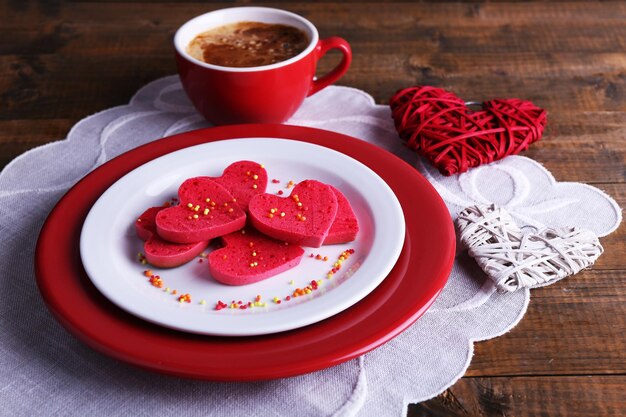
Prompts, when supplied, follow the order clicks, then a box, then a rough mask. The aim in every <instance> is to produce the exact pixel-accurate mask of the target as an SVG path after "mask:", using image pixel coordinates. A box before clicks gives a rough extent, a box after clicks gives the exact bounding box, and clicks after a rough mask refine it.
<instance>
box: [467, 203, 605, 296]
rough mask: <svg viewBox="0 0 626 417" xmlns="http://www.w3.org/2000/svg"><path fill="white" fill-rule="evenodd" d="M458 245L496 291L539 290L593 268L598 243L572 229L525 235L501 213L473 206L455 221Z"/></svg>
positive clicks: (598, 252) (497, 209)
mask: <svg viewBox="0 0 626 417" xmlns="http://www.w3.org/2000/svg"><path fill="white" fill-rule="evenodd" d="M457 226H458V228H459V233H460V240H461V242H463V244H465V246H467V247H468V248H469V254H470V256H472V257H473V258H474V259H476V262H477V263H478V265H480V267H481V268H482V269H483V271H485V273H486V274H487V275H488V276H489V278H491V279H492V280H493V281H494V283H495V284H496V287H497V288H498V290H500V291H515V290H517V289H519V288H525V287H530V288H532V287H537V286H543V285H547V284H549V283H551V282H552V281H556V280H559V279H561V278H565V277H566V276H569V275H573V274H575V273H577V272H578V271H580V270H582V269H584V268H586V267H588V266H591V265H593V263H594V262H595V260H596V259H598V257H599V256H600V255H601V254H602V251H603V249H602V245H600V242H599V241H598V237H597V236H596V235H595V233H593V232H592V231H590V230H584V229H578V228H576V227H563V228H545V229H543V230H540V231H537V232H534V233H533V232H523V231H522V230H521V229H520V228H519V227H517V225H516V224H515V221H514V220H513V218H512V217H511V216H510V215H509V213H507V212H506V210H504V209H503V208H500V207H497V206H496V205H494V204H491V205H488V206H472V207H468V208H466V209H465V210H463V211H462V212H461V213H459V216H458V218H457Z"/></svg>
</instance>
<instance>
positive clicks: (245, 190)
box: [212, 161, 267, 211]
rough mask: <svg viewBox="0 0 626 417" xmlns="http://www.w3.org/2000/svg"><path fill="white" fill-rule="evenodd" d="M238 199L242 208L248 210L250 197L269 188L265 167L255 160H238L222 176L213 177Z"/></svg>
mask: <svg viewBox="0 0 626 417" xmlns="http://www.w3.org/2000/svg"><path fill="white" fill-rule="evenodd" d="M212 179H213V181H215V182H217V183H218V184H220V185H221V186H223V187H224V188H226V189H227V190H228V191H229V192H230V193H231V194H232V196H233V197H234V198H235V199H236V200H237V204H239V207H241V208H242V210H244V211H247V210H248V204H249V203H250V199H251V198H252V197H254V196H255V195H257V194H263V193H264V192H265V189H266V188H267V171H266V170H265V167H264V166H263V165H261V164H259V163H257V162H253V161H238V162H234V163H232V164H230V165H229V166H227V167H226V169H225V170H224V173H223V174H222V176H221V177H215V178H212Z"/></svg>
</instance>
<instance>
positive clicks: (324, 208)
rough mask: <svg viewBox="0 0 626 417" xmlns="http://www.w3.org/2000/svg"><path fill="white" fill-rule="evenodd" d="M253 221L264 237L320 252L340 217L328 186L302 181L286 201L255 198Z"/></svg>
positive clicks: (251, 212) (263, 196) (252, 203)
mask: <svg viewBox="0 0 626 417" xmlns="http://www.w3.org/2000/svg"><path fill="white" fill-rule="evenodd" d="M249 211H250V221H251V223H252V225H253V226H254V227H255V228H256V229H257V230H258V231H260V232H261V233H265V234H266V235H268V236H271V237H273V238H275V239H278V240H283V241H286V242H289V243H293V244H295V245H302V246H311V247H314V248H319V247H320V246H321V245H322V243H323V242H324V240H325V239H326V236H327V235H328V231H329V229H330V226H331V225H332V223H333V220H335V215H336V214H337V197H336V196H335V193H334V192H333V190H332V189H331V188H330V187H329V186H328V185H326V184H323V183H321V182H319V181H315V180H306V181H302V182H301V183H300V184H298V185H296V187H295V188H294V189H293V191H292V192H291V195H290V196H289V197H286V198H281V197H278V196H275V195H272V194H260V195H257V196H254V197H253V198H252V200H251V201H250V206H249Z"/></svg>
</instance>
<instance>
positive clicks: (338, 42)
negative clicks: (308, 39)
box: [307, 36, 352, 97]
mask: <svg viewBox="0 0 626 417" xmlns="http://www.w3.org/2000/svg"><path fill="white" fill-rule="evenodd" d="M331 49H339V51H341V53H342V54H343V58H342V59H341V62H340V63H339V65H337V66H336V67H335V68H334V69H333V70H332V71H331V72H329V73H328V74H326V75H324V76H323V77H321V78H318V79H317V80H313V83H312V84H311V89H310V90H309V94H307V97H308V96H312V95H313V94H315V93H317V92H318V91H320V90H321V89H323V88H326V87H328V86H329V85H331V84H332V83H334V82H335V81H337V80H338V79H339V78H341V76H342V75H343V74H345V73H346V71H348V68H349V67H350V62H352V49H351V48H350V44H349V43H348V42H347V41H346V40H345V39H342V38H340V37H338V36H331V37H330V38H327V39H322V40H320V41H319V42H318V43H317V46H316V47H315V54H316V55H317V56H316V60H315V63H316V65H317V61H319V60H320V59H321V58H322V57H323V56H324V55H326V52H328V51H329V50H331Z"/></svg>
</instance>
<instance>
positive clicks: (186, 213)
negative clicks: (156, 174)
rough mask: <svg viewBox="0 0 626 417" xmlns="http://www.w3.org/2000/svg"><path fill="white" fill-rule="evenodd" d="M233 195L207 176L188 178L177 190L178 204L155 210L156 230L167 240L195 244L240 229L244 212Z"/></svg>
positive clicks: (244, 218)
mask: <svg viewBox="0 0 626 417" xmlns="http://www.w3.org/2000/svg"><path fill="white" fill-rule="evenodd" d="M233 198H234V197H233V196H232V195H231V194H230V193H229V192H228V190H226V189H225V188H224V187H222V186H221V185H219V184H218V183H216V182H215V181H213V180H212V179H210V178H208V177H196V178H190V179H188V180H186V181H185V182H183V183H182V185H181V186H180V188H179V189H178V199H179V201H180V205H178V206H176V207H170V208H167V209H165V210H161V211H159V212H158V213H157V216H156V226H157V233H158V234H159V236H160V237H161V238H163V239H165V240H168V241H170V242H176V243H196V242H200V241H205V240H211V239H213V238H214V237H218V236H223V235H225V234H228V233H231V232H234V231H236V230H239V229H241V228H242V227H243V226H244V224H245V223H246V214H245V213H244V212H243V210H242V209H241V207H239V205H238V204H237V203H236V202H234V201H233Z"/></svg>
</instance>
